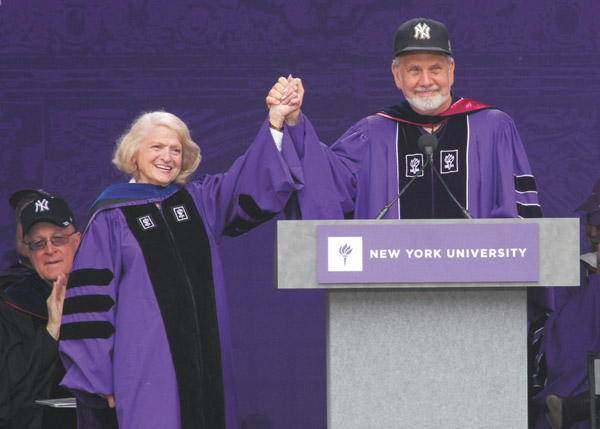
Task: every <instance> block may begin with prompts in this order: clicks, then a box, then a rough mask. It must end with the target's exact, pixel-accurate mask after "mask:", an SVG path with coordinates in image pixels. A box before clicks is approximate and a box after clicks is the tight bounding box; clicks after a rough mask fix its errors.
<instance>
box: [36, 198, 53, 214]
mask: <svg viewBox="0 0 600 429" xmlns="http://www.w3.org/2000/svg"><path fill="white" fill-rule="evenodd" d="M49 210H50V208H49V207H48V200H46V199H43V200H37V201H36V202H35V212H36V213H39V212H47V211H49Z"/></svg>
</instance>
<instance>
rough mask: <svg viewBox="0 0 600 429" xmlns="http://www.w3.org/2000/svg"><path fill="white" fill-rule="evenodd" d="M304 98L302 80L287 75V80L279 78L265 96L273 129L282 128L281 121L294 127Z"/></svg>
mask: <svg viewBox="0 0 600 429" xmlns="http://www.w3.org/2000/svg"><path fill="white" fill-rule="evenodd" d="M303 98H304V87H303V86H302V80H300V79H297V78H293V77H292V75H289V76H288V77H287V79H286V78H285V77H280V78H279V80H278V81H277V83H276V84H275V85H273V87H272V88H271V90H270V91H269V94H268V95H267V98H266V102H267V107H268V108H269V122H270V123H271V125H272V126H274V127H275V128H278V129H281V128H283V121H284V120H285V122H286V123H287V124H288V125H296V124H297V123H298V118H300V107H301V106H302V100H303Z"/></svg>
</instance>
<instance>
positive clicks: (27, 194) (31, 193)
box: [8, 189, 58, 210]
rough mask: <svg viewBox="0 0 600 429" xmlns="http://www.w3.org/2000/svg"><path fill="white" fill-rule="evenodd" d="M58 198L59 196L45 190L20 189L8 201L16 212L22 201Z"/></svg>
mask: <svg viewBox="0 0 600 429" xmlns="http://www.w3.org/2000/svg"><path fill="white" fill-rule="evenodd" d="M57 196H58V195H56V194H54V193H52V192H48V191H46V190H45V189H19V190H18V191H15V192H14V193H13V194H12V195H11V196H10V198H9V199H8V203H9V204H10V206H11V207H12V208H13V210H15V209H16V208H17V206H18V205H19V203H21V201H22V200H23V199H24V198H27V199H32V200H33V199H34V198H36V197H57Z"/></svg>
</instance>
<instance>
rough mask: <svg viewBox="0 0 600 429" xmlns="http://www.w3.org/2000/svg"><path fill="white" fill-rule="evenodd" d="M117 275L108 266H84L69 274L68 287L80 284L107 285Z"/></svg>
mask: <svg viewBox="0 0 600 429" xmlns="http://www.w3.org/2000/svg"><path fill="white" fill-rule="evenodd" d="M114 277H115V275H114V274H113V273H112V271H110V270H109V269H108V268H103V269H96V268H83V269H81V270H75V271H73V272H72V273H71V274H69V282H68V283H67V289H71V288H75V287H80V286H107V285H108V284H109V283H110V282H111V281H112V279H113V278H114Z"/></svg>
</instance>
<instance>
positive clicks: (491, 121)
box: [468, 110, 541, 218]
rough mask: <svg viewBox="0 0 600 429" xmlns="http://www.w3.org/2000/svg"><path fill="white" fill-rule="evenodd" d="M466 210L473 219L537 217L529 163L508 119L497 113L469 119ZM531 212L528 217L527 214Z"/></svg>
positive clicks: (480, 114)
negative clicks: (527, 185)
mask: <svg viewBox="0 0 600 429" xmlns="http://www.w3.org/2000/svg"><path fill="white" fill-rule="evenodd" d="M469 127H470V137H469V175H470V177H469V182H468V190H469V200H468V201H469V207H468V209H469V210H470V211H471V213H472V214H473V215H474V216H475V217H476V218H517V217H534V216H535V215H536V214H537V213H540V214H541V210H540V209H539V207H540V206H539V201H538V194H537V189H535V188H531V187H528V188H525V189H519V183H526V182H527V181H533V174H532V172H531V167H530V166H529V160H528V158H527V154H526V153H525V149H524V147H523V143H522V141H521V138H520V137H519V133H518V132H517V129H516V127H515V124H514V122H513V121H512V119H511V118H510V117H509V116H508V115H507V114H506V113H504V112H502V111H500V110H484V111H482V112H479V113H476V114H473V115H470V116H469ZM528 213H531V215H528Z"/></svg>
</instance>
